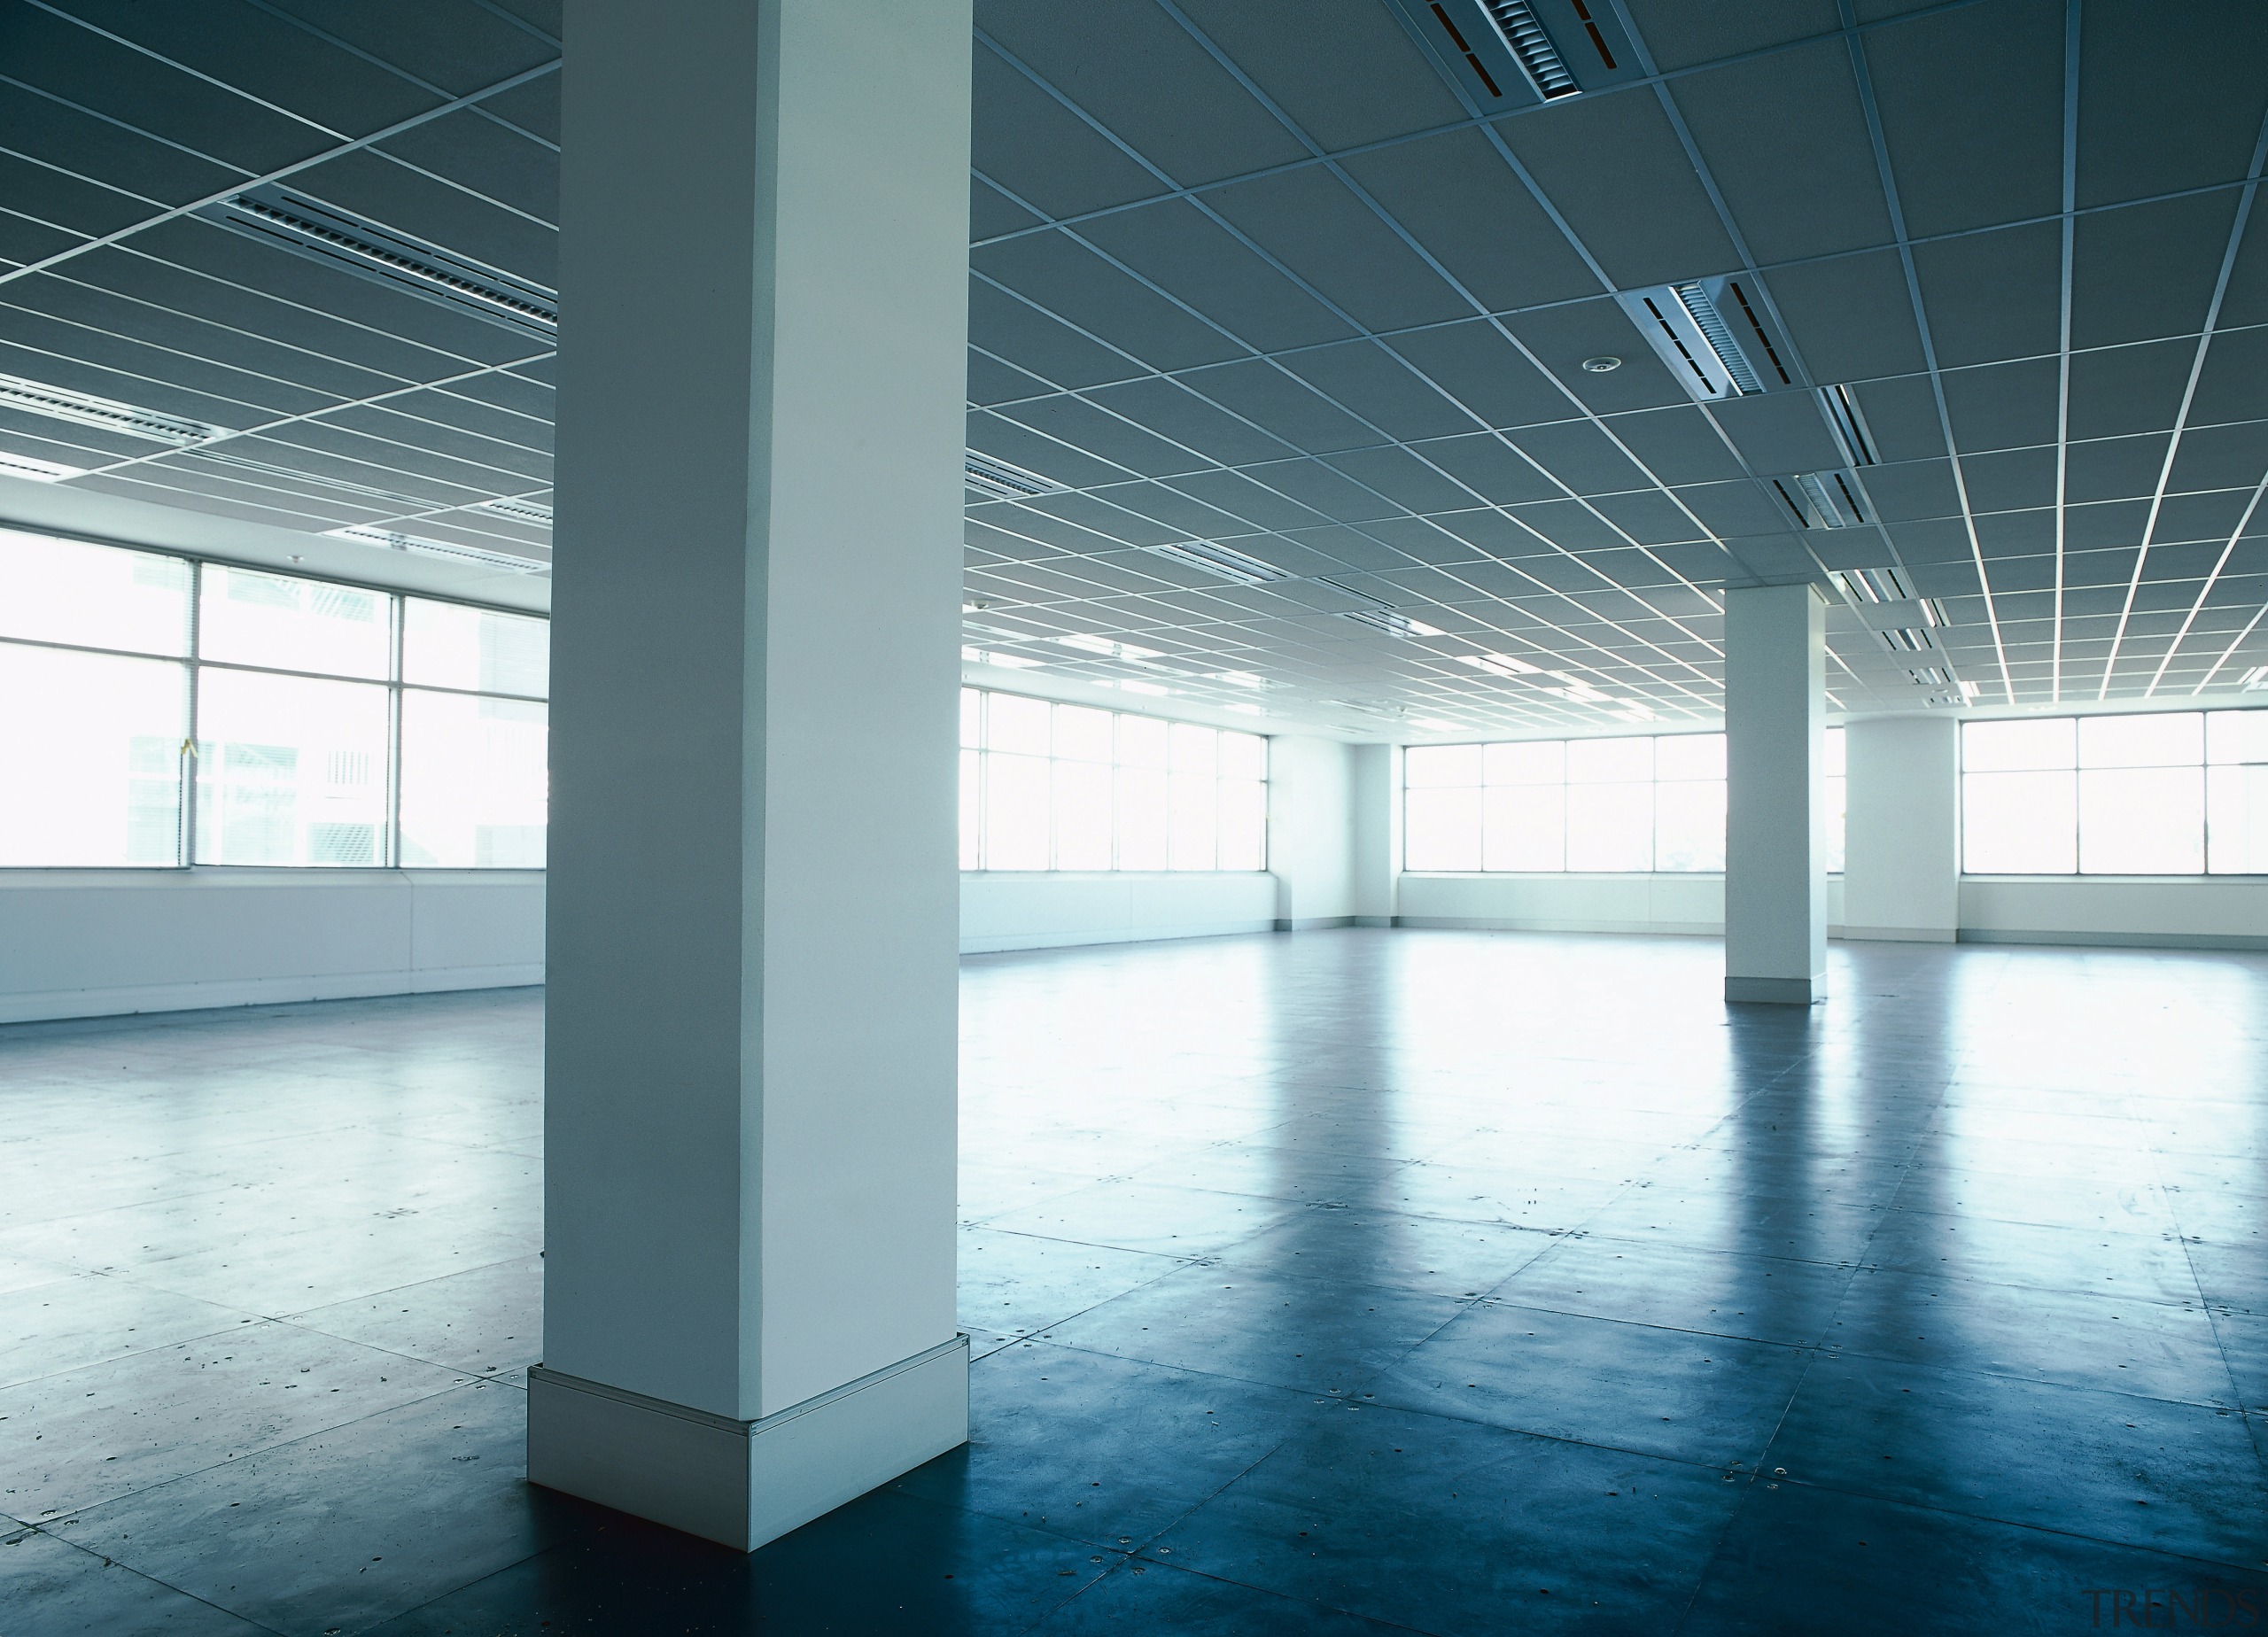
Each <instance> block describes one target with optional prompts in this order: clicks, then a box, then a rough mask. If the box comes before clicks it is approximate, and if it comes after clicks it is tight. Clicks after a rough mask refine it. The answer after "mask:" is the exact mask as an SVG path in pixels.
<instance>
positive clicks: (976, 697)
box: [960, 687, 984, 750]
mask: <svg viewBox="0 0 2268 1637" xmlns="http://www.w3.org/2000/svg"><path fill="white" fill-rule="evenodd" d="M960 742H961V744H962V745H963V746H964V747H965V748H967V749H971V750H978V749H983V745H984V695H983V694H980V693H978V692H977V691H976V690H975V688H973V687H965V688H963V689H961V691H960Z"/></svg>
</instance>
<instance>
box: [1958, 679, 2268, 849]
mask: <svg viewBox="0 0 2268 1637" xmlns="http://www.w3.org/2000/svg"><path fill="white" fill-rule="evenodd" d="M1961 870H1962V872H1963V873H1966V874H1969V875H2205V874H2212V875H2261V874H2268V710H2202V711H2200V710H2180V711H2164V712H2158V713H2154V714H2150V715H2130V716H2087V717H2048V718H2023V719H2018V720H2014V721H1998V722H1966V723H1963V724H1962V725H1961Z"/></svg>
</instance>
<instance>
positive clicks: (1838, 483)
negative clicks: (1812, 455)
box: [1769, 472, 1873, 529]
mask: <svg viewBox="0 0 2268 1637" xmlns="http://www.w3.org/2000/svg"><path fill="white" fill-rule="evenodd" d="M1769 481H1770V483H1771V485H1772V487H1773V488H1774V489H1775V490H1776V491H1777V492H1778V493H1779V496H1780V499H1781V500H1783V502H1785V503H1786V505H1787V508H1788V509H1789V510H1790V511H1791V512H1793V513H1794V514H1795V516H1796V519H1797V521H1798V522H1799V523H1801V524H1803V526H1804V527H1805V528H1806V529H1855V528H1859V527H1860V526H1862V525H1863V524H1868V523H1870V522H1872V521H1873V519H1872V518H1870V517H1868V516H1867V511H1866V507H1865V504H1864V503H1863V502H1862V501H1861V500H1860V496H1859V485H1858V484H1857V482H1856V481H1854V480H1853V479H1852V477H1851V475H1850V474H1849V473H1848V472H1798V473H1797V474H1796V475H1795V476H1794V477H1774V478H1772V479H1770V480H1769Z"/></svg>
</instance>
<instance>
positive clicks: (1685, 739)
mask: <svg viewBox="0 0 2268 1637" xmlns="http://www.w3.org/2000/svg"><path fill="white" fill-rule="evenodd" d="M1724 776H1725V736H1724V735H1723V734H1722V733H1672V734H1668V735H1666V736H1665V737H1663V738H1660V739H1657V740H1655V741H1654V777H1655V778H1657V779H1661V780H1670V779H1722V778H1723V777H1724Z"/></svg>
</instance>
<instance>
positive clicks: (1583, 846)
mask: <svg viewBox="0 0 2268 1637" xmlns="http://www.w3.org/2000/svg"><path fill="white" fill-rule="evenodd" d="M1583 742H1586V741H1580V740H1579V741H1576V743H1578V744H1580V743H1583ZM1588 742H1589V743H1592V744H1629V743H1632V742H1634V741H1630V740H1627V739H1622V740H1617V739H1598V740H1591V741H1588ZM1635 743H1638V744H1642V745H1643V744H1647V743H1648V741H1645V740H1643V739H1641V740H1637V741H1635ZM1574 748H1575V747H1574V745H1570V746H1569V747H1568V750H1569V752H1570V754H1569V756H1568V761H1569V763H1570V764H1573V760H1574V756H1573V750H1574ZM1649 749H1651V746H1649ZM1567 867H1568V868H1569V869H1570V870H1594V871H1614V872H1618V873H1620V872H1628V871H1640V872H1643V871H1647V870H1651V869H1652V868H1653V867H1654V787H1653V786H1652V785H1651V784H1570V785H1569V786H1568V787H1567Z"/></svg>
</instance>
